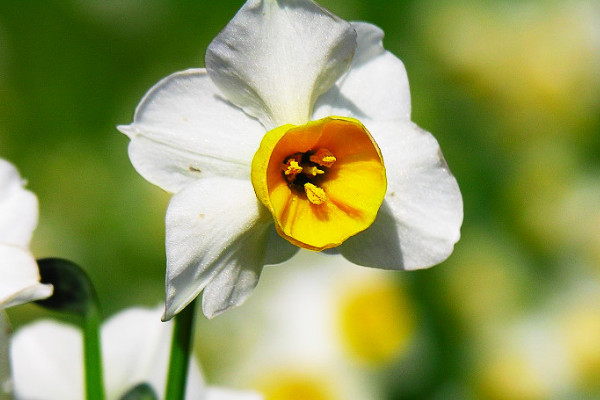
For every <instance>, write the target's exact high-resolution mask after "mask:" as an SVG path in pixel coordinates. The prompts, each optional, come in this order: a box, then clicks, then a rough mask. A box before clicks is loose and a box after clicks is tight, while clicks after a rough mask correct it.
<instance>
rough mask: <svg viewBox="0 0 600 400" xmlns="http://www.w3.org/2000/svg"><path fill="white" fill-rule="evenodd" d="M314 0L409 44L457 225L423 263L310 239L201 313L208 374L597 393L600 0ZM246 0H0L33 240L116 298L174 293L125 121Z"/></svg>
mask: <svg viewBox="0 0 600 400" xmlns="http://www.w3.org/2000/svg"><path fill="white" fill-rule="evenodd" d="M320 3H321V4H322V5H323V6H324V7H326V8H328V9H330V10H331V11H333V12H334V13H336V14H337V15H339V16H341V17H342V18H344V19H347V20H364V21H368V22H371V23H374V24H376V25H378V26H380V27H381V28H383V30H384V31H385V33H386V38H385V40H384V44H385V46H386V48H387V49H388V50H390V51H392V52H393V53H394V54H396V55H397V56H398V57H399V58H400V59H402V60H403V62H404V63H405V66H406V69H407V71H408V76H409V81H410V84H411V93H412V104H413V120H414V121H415V122H417V123H418V124H419V125H420V126H421V127H423V128H425V129H427V130H428V131H430V132H432V133H433V134H434V135H435V136H436V138H437V139H438V141H439V142H440V145H441V147H442V150H443V151H444V154H445V157H446V160H447V161H448V164H449V165H450V168H451V169H452V171H453V173H454V175H455V176H456V178H457V180H458V182H459V185H460V187H461V190H462V194H463V198H464V203H465V221H464V224H463V228H462V239H461V241H460V242H459V243H458V244H457V246H456V248H455V252H454V253H453V255H452V256H451V257H450V259H448V261H446V262H445V263H443V264H442V265H439V266H437V267H435V268H432V269H430V270H425V271H419V272H410V273H408V272H383V271H377V270H370V269H367V268H360V267H355V266H351V265H348V264H347V263H345V262H344V261H343V260H341V259H340V258H338V257H335V256H327V255H322V254H312V253H309V252H301V253H300V254H299V256H298V258H297V259H295V260H293V261H292V262H290V263H289V265H284V266H276V267H267V268H266V269H265V271H264V273H263V277H262V279H261V282H260V284H259V286H258V288H257V289H256V291H255V293H254V295H253V296H252V297H251V298H250V299H249V300H248V302H247V303H246V304H245V305H244V306H243V307H240V308H239V309H237V310H234V311H230V312H228V313H227V314H225V315H223V316H219V317H217V318H215V319H214V320H212V321H207V320H206V319H205V318H204V317H203V316H202V315H199V317H198V318H197V320H198V329H197V338H196V349H197V355H198V357H199V358H200V360H201V362H202V365H203V368H204V373H205V375H206V379H207V381H208V382H209V383H211V384H220V385H226V386H234V387H239V388H257V389H260V390H261V391H262V392H263V393H264V394H265V398H266V400H349V399H350V400H351V399H362V400H369V399H386V400H393V399H511V400H515V399H516V400H538V399H598V398H600V2H599V1H597V0H589V1H584V0H562V1H558V0H557V1H552V0H539V1H535V0H531V1H501V0H495V1H492V0H479V1H474V0H473V1H469V0H460V1H443V0H419V1H416V0H415V1H398V0H397V1H393V2H391V1H385V0H370V1H359V0H322V1H321V2H320ZM241 5H242V1H241V0H235V1H234V0H220V1H194V2H193V1H181V2H159V1H141V0H140V1H134V0H125V1H117V0H106V1H102V2H99V1H75V0H64V1H63V0H61V1H58V0H56V1H45V2H33V1H30V2H18V1H1V2H0V157H2V158H6V159H8V160H10V161H11V162H13V163H14V164H15V165H16V166H17V167H18V168H19V170H20V171H21V173H22V175H23V176H24V177H25V178H26V179H27V180H28V182H29V184H28V187H29V188H30V189H31V190H32V191H34V192H35V193H36V194H37V196H38V198H39V200H40V212H41V216H40V222H39V226H38V228H37V230H36V232H35V233H34V240H33V252H34V254H35V255H36V257H38V258H41V257H46V256H57V257H63V258H68V259H70V260H73V261H75V262H77V263H78V264H80V265H82V266H83V267H84V268H85V269H86V270H87V271H88V272H89V274H90V276H91V278H92V280H93V282H94V283H95V284H96V286H97V290H98V292H99V296H100V300H101V303H102V305H103V308H104V311H105V314H106V316H110V315H112V314H114V313H115V312H117V311H119V310H121V309H123V308H126V307H129V306H133V305H139V304H142V305H148V306H155V305H156V304H158V303H160V302H162V301H163V299H164V270H165V256H164V214H165V210H166V207H167V204H168V200H169V197H170V196H169V195H168V194H166V193H164V192H162V191H161V190H160V189H158V188H157V187H155V186H153V185H151V184H150V183H147V182H146V181H144V180H143V179H142V178H141V177H140V176H139V175H138V174H137V173H136V172H135V170H134V169H133V168H132V166H131V164H130V162H129V159H128V156H127V144H128V139H127V138H126V137H125V136H124V135H122V134H120V133H119V132H117V130H116V129H115V126H116V125H118V124H127V123H129V122H130V121H131V119H132V116H133V111H134V109H135V106H136V105H137V104H138V102H139V100H140V99H141V97H142V96H143V95H144V93H145V92H146V91H147V90H148V89H149V88H150V87H151V86H152V85H153V84H155V83H156V82H157V81H158V80H160V79H161V78H163V77H165V76H167V75H168V74H170V73H172V72H175V71H178V70H183V69H187V68H190V67H201V66H203V65H204V61H203V58H204V52H205V50H206V47H207V46H208V44H209V43H210V40H211V39H212V37H214V36H215V35H216V34H217V33H218V32H219V30H220V29H221V28H223V27H224V25H225V24H226V23H227V22H228V21H229V19H230V18H231V17H232V16H233V15H234V14H235V12H236V11H237V9H238V8H239V7H241ZM9 315H10V318H11V321H12V322H13V323H14V324H15V326H16V327H19V326H21V325H23V324H25V323H27V322H28V321H30V320H32V319H33V318H37V317H43V316H48V313H47V312H46V311H42V310H41V309H40V308H38V307H36V306H34V305H24V306H19V307H15V308H13V309H11V310H9ZM58 317H59V318H61V317H60V316H58Z"/></svg>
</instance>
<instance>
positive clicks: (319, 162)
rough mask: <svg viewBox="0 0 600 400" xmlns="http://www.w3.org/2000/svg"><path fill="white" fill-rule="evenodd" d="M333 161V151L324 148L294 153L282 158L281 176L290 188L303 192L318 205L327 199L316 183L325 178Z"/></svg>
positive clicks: (334, 159)
mask: <svg viewBox="0 0 600 400" xmlns="http://www.w3.org/2000/svg"><path fill="white" fill-rule="evenodd" d="M335 161H336V158H335V156H334V155H333V153H331V151H329V150H327V149H325V148H321V149H318V150H317V151H314V150H310V151H307V152H305V153H295V154H292V155H289V156H288V157H286V158H285V159H284V160H283V165H282V172H283V177H284V179H285V180H286V181H287V183H288V185H289V187H290V189H292V190H295V191H296V192H297V193H305V194H306V198H307V199H308V201H310V202H311V203H312V204H315V205H320V204H323V203H325V202H326V201H327V195H326V194H325V191H324V190H323V189H321V188H320V187H319V186H318V185H319V183H320V182H323V181H324V180H325V179H326V175H327V174H326V173H327V171H329V168H331V167H332V166H333V164H334V163H335Z"/></svg>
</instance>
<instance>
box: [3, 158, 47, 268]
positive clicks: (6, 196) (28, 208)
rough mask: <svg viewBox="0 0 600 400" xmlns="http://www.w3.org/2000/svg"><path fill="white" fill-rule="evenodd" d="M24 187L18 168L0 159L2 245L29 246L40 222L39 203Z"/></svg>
mask: <svg viewBox="0 0 600 400" xmlns="http://www.w3.org/2000/svg"><path fill="white" fill-rule="evenodd" d="M24 185H25V181H23V179H21V177H20V176H19V172H18V171H17V170H16V168H15V167H14V166H13V165H12V164H11V163H9V162H8V161H5V160H2V159H0V243H9V244H14V245H17V246H21V247H27V246H29V241H30V240H31V234H32V233H33V230H34V229H35V227H36V226H37V222H38V202H37V198H36V197H35V195H34V194H33V193H31V192H30V191H29V190H25V189H24V188H23V186H24ZM0 260H1V259H0Z"/></svg>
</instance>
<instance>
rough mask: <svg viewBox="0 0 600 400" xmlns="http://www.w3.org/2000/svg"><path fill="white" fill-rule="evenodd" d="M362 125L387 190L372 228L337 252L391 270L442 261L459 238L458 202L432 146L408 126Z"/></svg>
mask: <svg viewBox="0 0 600 400" xmlns="http://www.w3.org/2000/svg"><path fill="white" fill-rule="evenodd" d="M365 125H366V126H367V127H368V129H369V130H370V132H371V133H372V134H373V137H374V138H375V140H376V141H377V143H378V144H379V147H380V148H381V152H382V154H383V160H384V163H385V167H386V173H387V179H388V190H387V194H386V198H385V204H384V206H383V207H382V208H381V209H380V211H379V214H378V216H377V220H376V221H375V223H374V224H373V225H372V226H371V227H369V228H368V229H367V230H366V231H364V232H361V233H359V234H358V235H356V236H354V237H352V238H350V239H348V240H347V241H346V242H345V243H344V244H343V245H342V246H341V247H340V248H339V249H340V252H341V253H342V254H343V255H344V257H346V258H348V259H349V260H350V261H352V262H355V263H357V264H360V265H365V266H371V267H379V268H390V269H406V270H413V269H420V268H427V267H430V266H433V265H435V264H438V263H440V262H442V261H444V260H445V259H446V258H447V257H448V256H449V255H450V253H452V249H453V248H454V244H455V243H456V242H457V241H458V239H459V237H460V226H461V224H462V219H463V203H462V196H461V194H460V190H459V188H458V184H457V183H456V179H455V178H454V176H453V175H452V173H451V172H450V170H449V169H448V165H447V164H446V161H445V160H444V157H443V155H442V152H441V150H440V147H439V145H438V143H437V141H436V140H435V138H434V137H433V136H432V135H431V134H430V133H428V132H426V131H424V130H422V129H420V128H419V127H418V126H416V125H415V124H414V123H412V122H409V121H388V122H378V123H375V122H366V123H365ZM390 219H391V220H392V221H394V222H395V224H391V223H390V222H389V221H390ZM398 250H399V252H398Z"/></svg>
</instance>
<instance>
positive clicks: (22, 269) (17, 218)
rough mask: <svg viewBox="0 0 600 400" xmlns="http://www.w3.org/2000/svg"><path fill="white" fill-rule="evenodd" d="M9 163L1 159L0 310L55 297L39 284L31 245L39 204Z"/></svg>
mask: <svg viewBox="0 0 600 400" xmlns="http://www.w3.org/2000/svg"><path fill="white" fill-rule="evenodd" d="M24 184H25V182H24V181H23V180H22V179H21V177H20V176H19V172H18V171H17V170H16V169H15V167H14V166H13V165H12V164H10V163H9V162H7V161H5V160H2V159H0V310H1V309H3V308H6V307H11V306H14V305H17V304H21V303H26V302H28V301H32V300H38V299H43V298H46V297H48V296H50V295H51V294H52V286H51V285H43V284H40V282H39V281H40V275H39V271H38V266H37V263H36V261H35V258H34V257H33V255H32V254H31V252H30V251H29V241H30V240H31V235H32V233H33V230H34V229H35V227H36V226H37V220H38V203H37V198H36V197H35V195H34V194H33V193H31V192H30V191H28V190H26V189H24V187H23V186H24Z"/></svg>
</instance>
